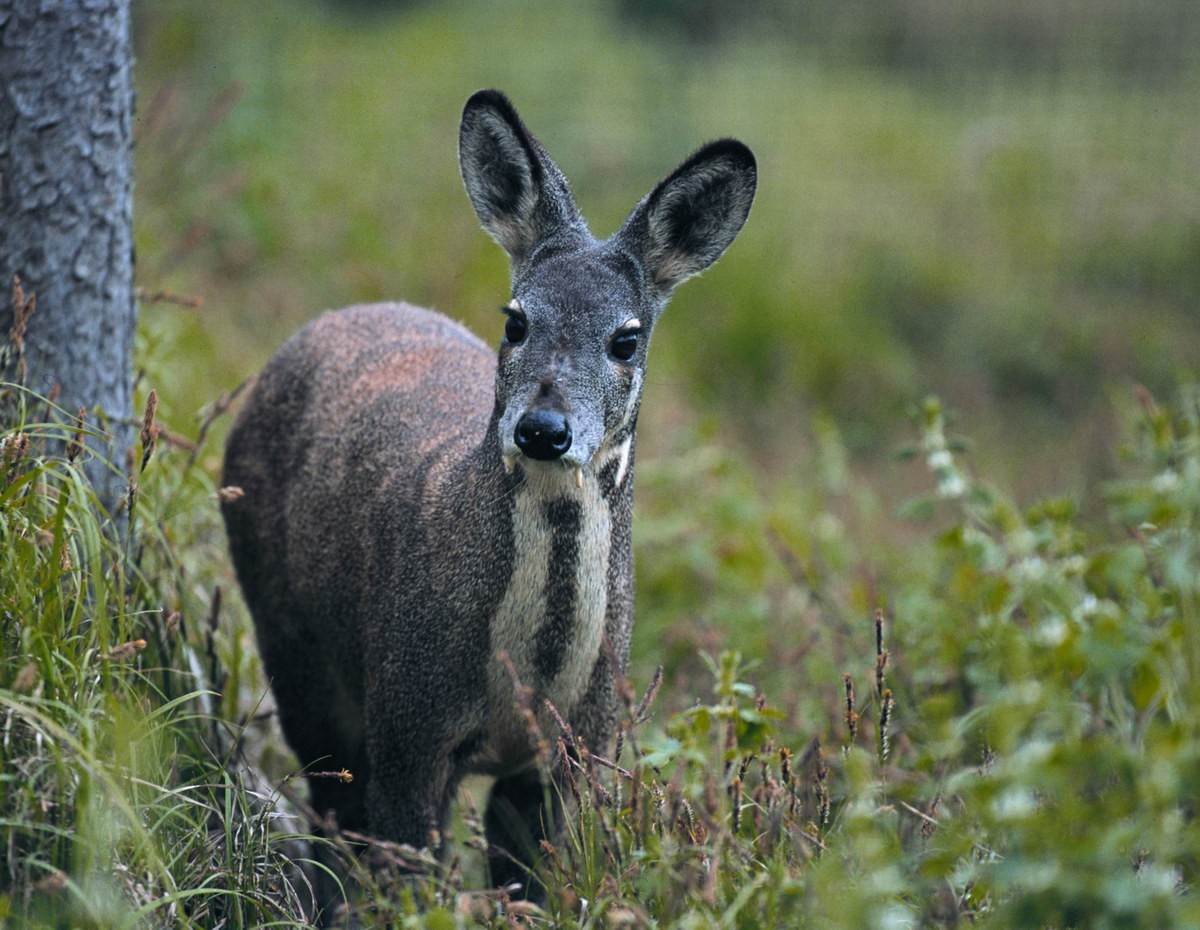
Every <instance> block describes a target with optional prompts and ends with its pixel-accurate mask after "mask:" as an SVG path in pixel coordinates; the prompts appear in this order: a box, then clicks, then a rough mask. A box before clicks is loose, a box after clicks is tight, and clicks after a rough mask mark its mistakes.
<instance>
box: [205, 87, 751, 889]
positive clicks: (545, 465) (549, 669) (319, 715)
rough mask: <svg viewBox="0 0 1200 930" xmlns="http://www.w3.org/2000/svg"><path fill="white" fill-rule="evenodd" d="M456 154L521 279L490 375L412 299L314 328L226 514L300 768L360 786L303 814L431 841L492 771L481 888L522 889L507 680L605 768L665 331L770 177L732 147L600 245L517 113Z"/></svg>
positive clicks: (258, 396) (486, 361) (530, 791)
mask: <svg viewBox="0 0 1200 930" xmlns="http://www.w3.org/2000/svg"><path fill="white" fill-rule="evenodd" d="M459 159H460V164H461V169H462V176H463V179H464V181H465V183H466V189H467V194H468V196H469V197H470V200H471V203H472V204H473V205H474V207H475V212H476V213H477V214H478V216H479V219H480V220H481V221H482V223H483V227H484V229H485V230H487V232H488V233H490V234H491V236H492V237H493V238H494V239H495V240H496V241H497V242H498V243H499V244H500V245H501V246H502V247H503V248H504V250H505V251H506V252H507V253H508V256H509V258H510V260H511V264H512V290H511V299H510V300H509V301H508V302H507V304H506V306H505V307H504V308H503V312H504V314H505V316H506V319H505V323H504V336H503V339H502V340H501V343H500V347H499V353H498V354H497V353H496V352H495V351H491V350H489V349H488V348H487V347H486V346H485V345H484V343H483V342H481V341H480V340H479V339H477V338H476V337H475V336H473V335H472V334H471V333H470V332H468V331H467V330H466V329H465V328H463V327H462V326H460V325H459V324H458V323H455V322H452V321H451V320H449V319H447V318H446V317H444V316H441V315H439V314H437V313H433V312H431V311H429V310H423V309H420V308H418V307H414V306H410V305H408V304H375V305H370V306H356V307H350V308H348V309H344V310H340V311H336V312H331V313H328V314H326V315H324V316H322V317H320V318H319V319H317V320H316V321H315V322H313V323H311V324H309V325H308V326H307V327H305V328H304V329H302V330H301V331H300V332H299V333H297V334H296V335H295V336H293V337H292V338H291V339H290V340H289V341H288V342H287V343H286V344H285V345H284V346H283V347H282V348H281V349H280V350H279V351H278V353H277V354H276V355H275V356H274V357H273V358H272V359H271V361H270V362H269V363H268V364H267V366H266V367H265V369H264V370H263V371H262V373H261V375H260V376H259V378H258V380H257V383H256V385H255V386H254V388H253V390H252V392H251V393H250V396H249V398H248V400H247V401H246V403H245V405H244V407H243V409H242V411H241V413H240V415H239V417H238V419H237V421H236V423H235V425H234V427H233V429H232V432H231V433H230V436H229V441H228V448H227V450H226V457H225V473H224V479H223V480H224V483H225V484H226V485H235V486H238V487H240V488H241V489H242V491H243V495H242V496H240V497H239V498H238V499H236V500H231V501H228V502H226V503H225V504H224V505H223V509H224V516H225V521H226V524H227V527H228V535H229V542H230V546H231V549H232V552H233V560H234V564H235V566H236V569H237V574H238V578H239V581H240V583H241V586H242V589H243V591H244V592H245V596H246V600H247V602H248V604H249V606H250V609H251V612H252V613H253V616H254V621H255V625H256V628H257V633H258V642H259V648H260V650H261V653H262V658H263V661H264V663H265V665H266V669H267V673H268V674H269V676H270V679H271V683H272V687H273V689H274V692H275V696H276V701H277V704H278V709H279V720H280V723H281V724H282V728H283V732H284V734H285V736H286V737H287V740H288V742H289V743H290V744H291V746H292V748H293V749H294V750H295V752H296V754H297V756H298V757H299V759H300V762H301V763H302V764H304V765H305V766H309V767H311V766H314V765H315V766H316V767H317V768H322V769H326V768H342V767H344V768H347V769H349V770H350V771H351V772H352V773H353V774H354V781H353V783H351V784H348V785H347V784H342V783H340V782H337V781H333V780H326V779H310V790H311V796H312V803H313V805H314V807H315V808H316V809H317V810H318V811H321V812H326V811H329V810H332V811H334V812H335V813H336V818H337V823H338V824H339V825H341V826H342V827H343V828H353V829H357V830H362V831H366V832H368V833H370V834H372V835H375V836H378V837H381V838H385V839H390V840H395V841H400V842H405V843H410V844H412V845H414V846H416V847H422V846H426V845H434V846H436V845H437V842H438V839H437V838H438V837H439V836H440V831H441V830H442V828H443V827H444V824H445V820H446V817H447V810H448V808H449V805H450V801H451V798H452V796H453V794H454V793H455V790H456V786H457V785H458V783H459V781H460V779H461V778H462V777H463V776H464V775H466V774H470V773H486V774H489V775H493V776H495V779H496V780H495V783H494V786H493V788H492V793H491V797H490V799H489V802H488V806H487V811H486V816H485V823H486V831H487V836H488V840H489V842H490V844H491V845H492V847H493V855H492V856H491V865H492V869H493V873H492V877H493V880H494V881H496V882H497V883H499V884H507V883H509V882H512V881H516V882H522V883H527V882H528V876H527V874H526V873H527V869H525V868H524V867H523V866H522V865H519V864H520V863H529V862H531V861H532V857H533V852H534V851H536V849H537V842H538V840H539V839H540V838H542V837H543V836H545V835H546V834H545V831H546V829H547V826H548V825H547V823H546V821H547V820H548V819H549V820H553V819H554V817H553V816H551V817H549V818H547V817H546V816H545V812H544V811H543V810H542V807H543V799H544V797H545V796H546V795H547V792H546V791H545V790H544V787H543V785H542V783H541V778H540V775H539V769H538V767H537V764H536V761H537V760H536V752H535V748H534V746H533V744H532V741H531V738H530V735H529V734H530V729H529V725H528V717H527V716H523V715H522V712H521V710H520V708H519V707H518V702H517V700H516V695H515V690H514V680H513V679H514V677H516V678H517V679H519V680H520V681H521V682H522V683H524V685H526V686H528V687H529V688H530V689H532V692H533V695H534V698H533V701H532V705H531V706H532V707H533V708H534V709H535V711H536V712H537V713H541V712H543V708H544V706H545V701H547V700H548V701H550V702H552V703H553V705H554V706H555V707H556V708H557V709H558V711H559V712H560V713H561V715H562V717H563V718H565V720H567V721H568V722H569V723H570V725H571V727H572V728H573V730H574V732H575V733H576V734H578V736H579V737H581V738H582V740H583V741H584V743H585V744H586V745H587V746H589V747H591V748H593V749H595V750H596V751H600V752H603V751H604V750H605V749H606V747H607V744H608V743H609V741H610V738H611V737H612V736H613V735H614V730H615V726H616V716H617V710H616V695H615V686H614V681H615V676H616V675H618V674H621V673H622V672H623V669H624V667H625V662H626V659H627V656H628V653H629V639H630V631H631V626H632V620H633V554H632V548H631V539H630V526H631V519H632V509H633V461H634V428H635V426H636V424H637V417H638V405H639V401H640V398H641V394H642V385H643V381H644V376H645V370H646V350H647V347H648V345H649V342H650V334H651V331H652V330H653V328H654V325H655V323H656V322H657V320H658V317H659V314H660V313H661V312H662V309H663V307H664V305H665V304H666V301H667V298H668V297H669V296H670V294H671V291H672V290H673V288H674V287H675V286H676V285H677V284H679V283H680V282H681V281H683V280H684V279H685V278H688V277H690V276H691V275H694V274H696V273H697V272H699V271H702V270H703V269H704V268H706V267H707V266H709V265H710V264H712V262H714V261H715V260H716V259H717V258H718V257H719V256H720V255H721V253H722V252H724V251H725V248H726V247H727V246H728V245H729V244H730V243H731V242H732V241H733V239H734V237H735V236H736V235H737V234H738V232H739V230H740V229H741V228H742V224H743V223H744V222H745V220H746V216H747V214H748V212H749V210H750V204H751V201H752V200H753V198H754V191H755V184H756V177H757V176H756V168H755V161H754V156H753V155H752V154H751V152H750V150H749V149H748V148H747V147H746V146H745V145H743V144H742V143H740V142H737V141H735V140H732V139H725V140H722V141H717V142H713V143H711V144H709V145H706V146H704V147H703V148H701V149H700V150H699V151H697V152H696V153H695V154H694V155H692V156H691V157H690V158H688V159H687V160H686V161H684V162H683V164H681V165H680V166H679V167H678V168H676V169H675V171H674V172H673V173H672V174H670V175H669V176H668V177H667V178H666V179H665V180H664V181H662V183H660V184H659V185H658V186H657V187H655V188H654V190H653V191H652V192H651V193H650V194H649V195H648V196H647V197H645V198H644V199H643V200H642V201H641V202H640V203H639V204H638V205H637V207H636V208H635V209H634V210H633V213H632V214H631V215H630V217H629V219H628V220H627V221H626V222H625V224H624V225H623V226H622V227H621V229H620V230H619V231H618V232H617V233H615V234H614V235H613V236H611V237H610V238H608V239H604V240H597V239H596V238H594V237H593V236H592V234H591V232H589V230H588V227H587V224H586V223H585V222H584V220H583V217H582V216H580V214H579V210H578V209H577V207H576V205H575V201H574V199H573V197H572V195H571V191H570V189H569V187H568V186H567V181H566V179H565V178H564V177H563V174H562V172H561V171H560V170H559V169H558V167H557V166H556V165H555V164H554V162H553V161H551V159H550V156H549V155H548V154H547V153H546V151H545V149H544V148H543V147H542V146H541V144H540V143H539V142H538V141H537V140H536V139H535V138H534V137H533V136H532V135H531V134H530V133H529V131H528V130H527V129H526V128H525V126H524V125H523V124H522V122H521V120H520V118H519V117H518V116H517V113H516V111H515V110H514V109H513V107H512V104H511V103H509V101H508V99H507V98H506V97H505V96H504V95H502V94H500V93H498V92H496V91H480V92H478V93H476V94H475V95H474V96H472V97H471V98H470V100H468V101H467V104H466V107H465V109H464V111H463V115H462V124H461V128H460V132H459ZM498 302H499V301H498ZM614 666H615V668H614ZM542 724H543V727H544V728H545V732H547V733H550V734H554V733H556V732H557V730H556V729H554V728H553V724H552V721H550V720H543V721H542ZM549 793H550V794H553V793H554V792H549ZM503 851H506V852H507V853H509V854H511V855H506V854H505V853H504V852H503ZM514 860H515V861H514ZM526 887H527V889H528V885H527V884H526Z"/></svg>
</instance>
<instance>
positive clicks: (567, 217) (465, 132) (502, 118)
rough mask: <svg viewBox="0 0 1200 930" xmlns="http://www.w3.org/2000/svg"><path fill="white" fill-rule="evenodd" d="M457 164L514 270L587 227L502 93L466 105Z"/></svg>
mask: <svg viewBox="0 0 1200 930" xmlns="http://www.w3.org/2000/svg"><path fill="white" fill-rule="evenodd" d="M458 160H459V167H460V168H461V170H462V176H463V183H464V184H465V185H466V188H467V196H468V197H470V198H471V205H472V206H474V207H475V213H476V214H477V215H478V216H479V220H480V222H482V223H483V228H484V229H486V230H487V231H488V233H489V234H490V235H491V237H492V238H493V239H495V240H496V241H497V242H498V243H499V244H500V246H501V247H502V248H503V249H504V251H505V252H507V253H508V256H509V258H510V259H511V260H512V263H513V266H514V268H519V267H520V266H521V265H522V264H523V263H524V262H525V260H526V259H527V258H529V255H530V254H531V253H532V252H533V249H534V248H535V247H536V246H537V245H538V243H539V242H541V241H542V240H544V239H548V238H551V237H552V236H555V235H558V234H559V233H561V232H564V231H569V230H576V229H579V228H581V227H583V219H582V218H581V217H580V215H579V210H578V208H576V206H575V199H574V198H573V197H572V196H571V189H570V187H569V186H568V185H567V179H566V178H565V177H564V176H563V173H562V172H561V171H559V169H558V166H557V165H556V164H554V161H553V160H552V159H551V158H550V156H549V155H548V154H547V153H546V150H545V149H544V148H542V145H541V143H540V142H538V141H537V139H535V138H534V137H533V134H532V133H530V132H529V130H528V129H526V128H525V125H524V124H523V123H522V122H521V118H520V117H519V116H518V115H517V111H516V110H515V109H514V108H513V105H512V103H510V102H509V99H508V98H507V97H505V96H504V94H502V93H500V92H499V91H496V90H481V91H478V92H476V93H475V94H472V96H471V99H469V100H468V101H467V104H466V106H465V107H464V108H463V115H462V124H461V126H460V128H459V133H458ZM583 228H586V227H583Z"/></svg>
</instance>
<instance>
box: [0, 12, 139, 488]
mask: <svg viewBox="0 0 1200 930" xmlns="http://www.w3.org/2000/svg"><path fill="white" fill-rule="evenodd" d="M132 62H133V53H132V48H131V45H130V39H129V0H0V343H4V342H7V341H9V339H10V331H11V330H12V328H13V323H14V308H13V305H12V303H10V301H9V299H8V294H9V291H10V288H11V287H12V281H13V276H14V275H19V276H20V279H21V283H22V287H23V289H24V290H25V292H26V293H35V294H36V295H37V304H36V310H35V312H34V314H33V316H32V317H31V318H30V319H29V322H28V330H27V333H26V335H25V340H24V341H25V348H24V366H23V368H24V371H25V372H26V374H25V378H24V381H25V383H26V385H28V386H29V387H30V388H32V389H33V390H35V391H37V392H38V393H40V394H43V395H50V394H52V393H57V394H58V403H59V404H60V405H61V406H62V407H64V408H65V409H66V410H67V411H68V412H69V413H70V414H72V415H73V414H74V412H75V411H76V410H78V409H79V408H80V407H86V408H87V409H88V411H89V416H88V422H89V425H90V426H93V427H95V426H99V427H101V428H103V429H105V430H106V431H107V432H108V433H109V434H110V435H111V437H112V442H111V444H109V445H107V447H103V448H95V447H94V446H96V445H98V444H96V443H92V441H91V440H89V443H91V444H92V446H93V448H91V452H92V453H94V454H95V455H96V456H103V457H104V458H107V459H109V460H110V461H112V462H113V464H115V465H116V467H117V468H118V469H119V470H120V471H121V472H124V471H125V470H126V469H125V459H126V454H127V452H128V450H129V448H130V447H131V445H132V439H133V425H132V420H131V413H132V411H131V405H132V397H131V394H132V371H131V364H132V358H131V356H132V350H133V334H134V326H135V324H136V322H137V305H136V302H135V300H134V293H133V234H132V215H133V168H132V159H131V154H132V144H131V129H132V119H133V88H132V83H131V70H132ZM16 362H17V359H16V357H15V353H13V352H11V351H10V353H9V359H8V365H7V366H6V368H5V370H3V371H0V376H3V378H4V379H5V380H13V379H14V378H15V377H16V376H17V375H18V368H17V364H16ZM3 425H4V424H3V423H0V427H2V426H3ZM88 469H89V474H90V475H91V477H92V480H93V482H94V483H95V484H96V488H97V491H98V492H99V493H100V497H101V500H102V501H104V502H105V503H106V504H107V505H108V506H110V507H111V506H112V505H113V504H115V502H116V501H118V500H119V499H120V496H121V494H122V492H123V490H124V487H125V479H124V478H123V477H122V475H120V474H114V473H113V472H112V471H111V470H110V469H108V468H106V467H104V465H103V463H102V462H101V461H100V460H99V458H98V457H96V458H93V460H92V461H91V462H90V464H89V465H88Z"/></svg>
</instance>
